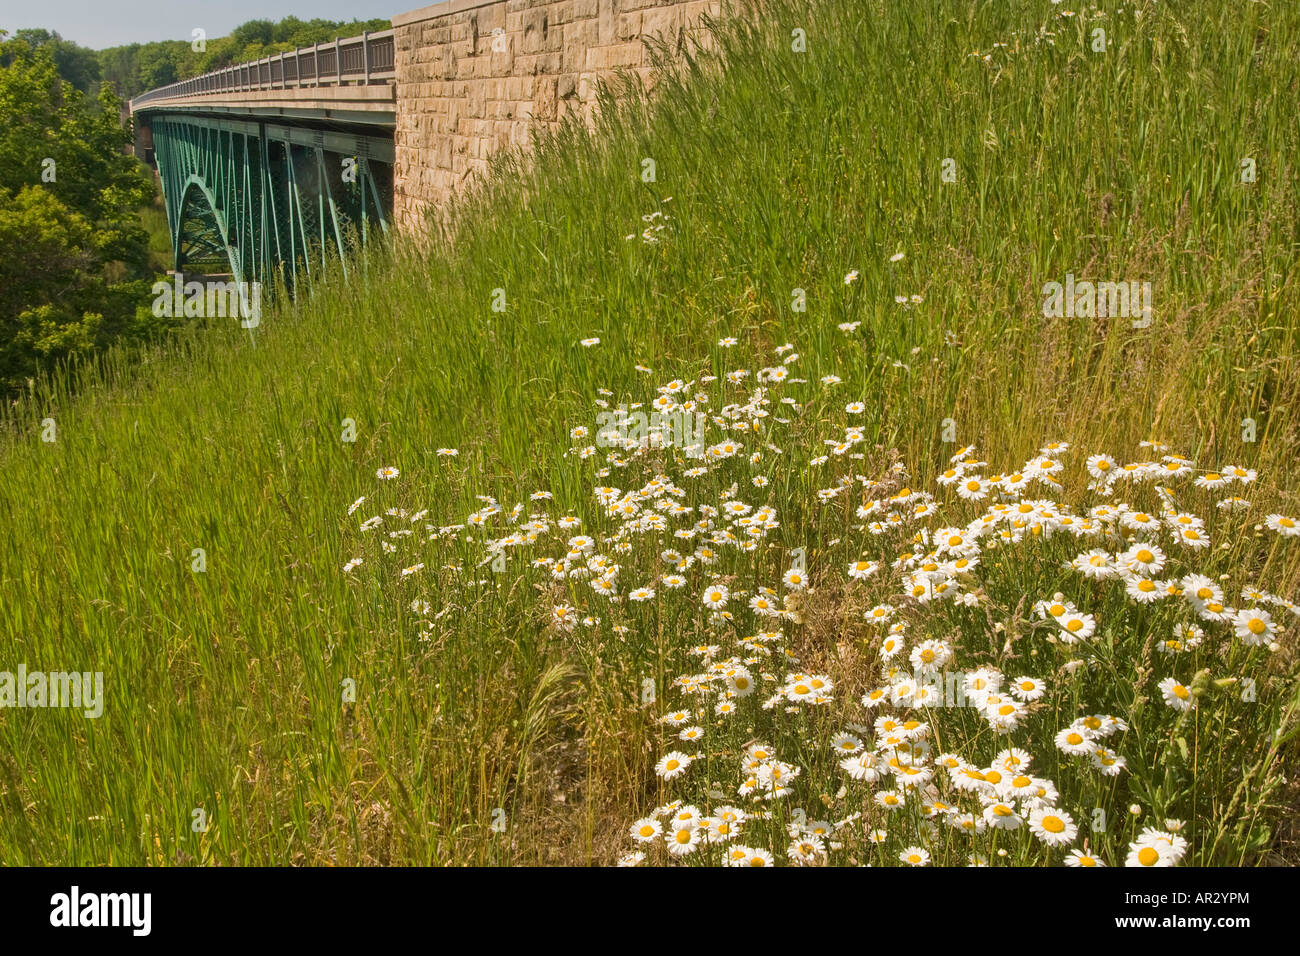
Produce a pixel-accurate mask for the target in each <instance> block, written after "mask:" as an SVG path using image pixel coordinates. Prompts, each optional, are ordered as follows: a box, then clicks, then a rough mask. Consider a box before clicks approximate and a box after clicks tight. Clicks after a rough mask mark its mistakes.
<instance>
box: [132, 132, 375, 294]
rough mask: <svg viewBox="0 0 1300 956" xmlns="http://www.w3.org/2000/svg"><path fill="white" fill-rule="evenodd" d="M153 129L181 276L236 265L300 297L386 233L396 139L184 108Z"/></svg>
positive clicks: (244, 278) (245, 276)
mask: <svg viewBox="0 0 1300 956" xmlns="http://www.w3.org/2000/svg"><path fill="white" fill-rule="evenodd" d="M149 126H150V129H151V132H152V136H153V145H154V157H155V160H156V162H157V165H158V173H159V177H160V178H161V180H162V189H163V200H164V203H165V204H166V208H167V224H168V227H169V229H170V230H171V238H172V250H173V257H174V264H175V268H176V269H177V271H183V270H184V269H185V267H186V266H200V265H213V264H215V265H218V266H220V265H221V264H228V265H229V271H230V272H231V274H232V275H233V277H234V279H235V281H237V282H261V283H270V282H273V281H275V280H276V279H280V278H282V279H283V281H284V283H285V285H286V286H287V287H288V288H289V290H290V291H291V292H292V291H294V290H296V289H297V288H298V283H299V282H300V281H301V280H303V279H305V280H306V281H308V282H310V281H311V279H312V277H313V276H314V275H315V274H317V273H318V272H319V271H320V270H321V269H322V268H323V267H324V266H325V264H326V262H327V261H328V260H330V259H337V260H338V261H339V262H340V263H341V264H342V268H343V270H344V274H345V275H346V274H347V273H348V271H349V265H350V263H351V262H353V261H354V260H355V258H356V255H357V253H358V250H359V247H360V246H363V245H364V244H365V243H367V242H368V241H370V240H371V239H372V238H373V237H374V236H375V235H376V231H378V234H384V233H387V232H388V229H389V223H388V219H389V210H391V209H392V184H393V142H392V140H391V139H388V138H384V137H377V136H367V135H364V134H361V133H348V132H339V131H337V130H320V129H310V128H305V127H301V126H287V125H281V124H276V123H269V122H261V121H256V120H241V119H233V118H221V117H213V116H211V115H210V114H209V115H202V116H200V115H191V114H187V113H185V112H183V111H176V112H160V113H155V114H153V115H151V116H150V118H149Z"/></svg>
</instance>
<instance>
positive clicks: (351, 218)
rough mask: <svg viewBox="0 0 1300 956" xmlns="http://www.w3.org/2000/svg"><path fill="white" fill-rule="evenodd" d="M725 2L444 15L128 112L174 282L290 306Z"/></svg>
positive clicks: (220, 78) (241, 68)
mask: <svg viewBox="0 0 1300 956" xmlns="http://www.w3.org/2000/svg"><path fill="white" fill-rule="evenodd" d="M721 5H722V0H444V2H441V3H435V4H433V5H432V6H428V7H423V8H421V9H418V10H414V11H411V12H409V13H404V14H399V15H398V16H395V17H394V18H393V20H392V24H393V28H392V29H391V30H385V31H382V32H378V33H365V34H363V35H361V36H359V37H352V38H349V39H339V40H335V41H332V42H330V43H322V44H316V45H314V46H311V47H304V48H302V49H298V50H293V51H289V52H285V53H277V54H274V55H271V56H267V57H263V58H262V59H260V60H257V61H255V62H252V63H241V64H238V65H234V66H229V67H226V68H224V69H220V70H215V71H213V72H211V73H208V74H205V75H203V76H198V77H193V78H190V79H186V80H182V81H180V82H179V83H173V84H171V85H169V86H165V87H162V88H160V89H156V90H151V91H149V92H147V93H144V94H142V95H141V96H138V97H136V98H135V99H133V100H132V101H131V104H130V109H131V115H132V118H133V122H134V125H135V130H136V149H137V153H138V154H139V155H140V156H141V157H142V158H144V159H145V160H146V161H148V162H150V163H152V164H154V165H156V167H157V169H158V176H159V179H160V181H161V184H162V191H163V200H164V204H165V206H166V210H167V223H168V228H169V230H170V232H171V238H172V252H173V262H174V267H175V269H176V270H177V271H178V272H179V271H183V270H185V268H186V267H187V266H189V267H196V266H204V265H215V266H218V267H226V268H228V271H229V272H230V273H231V274H232V275H233V277H234V278H235V280H236V281H240V282H263V283H265V282H270V281H273V280H274V279H277V278H278V279H281V280H283V281H284V283H285V284H286V285H287V286H288V288H289V289H290V290H291V291H292V290H295V289H297V288H298V286H299V283H301V282H303V281H307V282H310V281H311V280H312V278H313V277H314V276H315V275H316V274H318V273H319V271H320V270H321V269H323V268H324V267H325V266H326V264H327V263H328V262H329V261H330V260H334V259H336V260H338V261H339V262H341V263H342V268H343V269H344V272H345V274H346V272H347V270H348V269H349V267H350V264H351V263H352V262H353V261H354V259H355V255H356V253H357V250H358V249H359V248H362V247H364V245H365V244H366V243H368V242H371V241H373V240H374V239H375V238H376V237H380V236H384V235H387V234H389V233H391V232H394V231H398V230H400V231H402V232H404V233H410V234H418V233H419V232H420V230H421V229H422V228H423V226H424V225H425V224H426V223H427V221H428V216H429V215H430V214H431V213H432V212H433V211H434V210H436V209H438V208H440V207H442V206H444V205H445V204H446V203H447V202H449V201H450V200H451V199H453V198H454V197H455V196H456V195H457V194H458V193H459V192H460V191H461V190H463V189H464V188H465V185H466V184H467V183H468V182H469V181H470V180H471V179H472V178H473V177H474V176H476V175H481V174H482V173H483V172H485V171H486V169H487V164H488V160H489V159H490V157H491V155H492V154H493V153H494V152H496V151H497V150H499V149H503V148H509V147H520V148H524V149H526V148H527V147H528V145H529V142H530V140H531V137H532V134H533V133H534V132H535V131H537V130H538V129H541V128H546V127H553V126H554V125H556V124H558V123H559V122H561V121H562V120H563V119H564V118H565V117H566V116H569V115H574V114H576V115H579V116H582V117H583V118H586V119H590V118H591V115H592V112H593V110H594V108H595V103H596V90H597V86H598V84H599V83H600V81H601V80H605V79H609V78H610V77H612V76H614V75H615V74H616V73H618V72H620V71H631V72H634V73H636V74H638V75H639V76H641V77H642V79H644V80H646V81H647V82H652V81H653V76H652V74H651V69H650V59H649V54H648V51H647V43H646V41H647V40H652V39H654V40H658V41H660V42H667V43H669V44H675V45H676V48H677V49H679V50H684V49H686V43H687V40H688V37H689V35H690V34H692V33H694V32H696V31H698V29H699V28H700V25H701V23H702V21H703V18H704V17H706V16H718V15H720V14H721Z"/></svg>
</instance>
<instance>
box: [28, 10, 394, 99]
mask: <svg viewBox="0 0 1300 956" xmlns="http://www.w3.org/2000/svg"><path fill="white" fill-rule="evenodd" d="M391 26H392V23H391V22H389V21H388V20H383V19H377V20H352V21H349V22H341V21H334V20H319V19H317V20H299V19H298V18H297V17H285V18H284V19H283V20H280V21H279V22H278V23H277V22H272V21H271V20H249V21H248V22H247V23H241V24H240V25H239V26H237V27H235V29H234V30H232V31H231V32H230V35H229V36H224V37H208V38H206V39H205V41H204V43H203V44H202V45H203V47H204V49H203V50H201V51H199V50H195V49H194V45H195V44H194V41H193V39H192V38H190V37H186V38H183V39H177V40H162V41H159V42H155V43H128V44H126V45H125V46H115V47H109V48H108V49H105V50H89V49H87V48H85V47H83V46H78V45H77V44H76V43H72V42H71V41H69V40H65V39H63V38H62V37H61V36H59V34H57V33H53V32H51V31H49V30H19V31H17V32H16V33H15V34H14V35H13V39H18V40H23V41H25V42H26V43H27V44H28V45H30V46H32V47H41V48H44V49H47V50H48V51H49V52H50V54H51V56H52V57H53V59H54V64H55V67H56V68H57V69H58V71H59V76H60V77H61V78H62V79H63V80H64V81H66V82H67V83H69V84H71V85H72V86H74V87H76V88H77V89H79V90H81V91H82V92H85V93H94V92H96V91H97V90H98V88H99V84H100V83H101V82H104V81H107V82H108V83H109V84H111V85H112V87H113V89H114V91H115V92H116V93H117V95H118V96H120V97H122V98H123V99H130V98H131V97H133V96H136V95H138V94H140V93H143V92H144V91H146V90H152V89H155V88H157V87H159V86H166V85H167V84H168V83H175V82H176V81H177V80H184V79H188V78H189V77H191V76H198V75H199V74H201V73H207V72H208V71H209V70H216V69H220V68H221V67H223V66H230V65H231V64H232V63H243V62H245V61H248V60H256V59H259V58H261V57H264V56H267V55H269V54H272V53H286V52H288V51H290V50H296V49H297V48H298V47H304V46H311V45H312V44H313V43H326V42H328V41H331V40H333V39H335V38H336V37H351V36H357V35H359V34H361V33H362V32H364V31H367V30H370V31H376V30H387V29H389V28H391Z"/></svg>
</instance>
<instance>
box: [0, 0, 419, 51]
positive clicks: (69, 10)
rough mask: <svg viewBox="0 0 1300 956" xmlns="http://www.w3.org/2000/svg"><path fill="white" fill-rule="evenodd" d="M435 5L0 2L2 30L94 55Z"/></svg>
mask: <svg viewBox="0 0 1300 956" xmlns="http://www.w3.org/2000/svg"><path fill="white" fill-rule="evenodd" d="M433 2H434V0H0V30H8V31H9V32H10V33H13V32H14V31H15V30H20V29H24V28H27V27H44V28H45V29H46V30H53V31H55V32H57V33H59V34H60V35H61V36H62V37H63V38H64V39H65V40H72V41H73V42H75V43H79V44H81V45H82V46H86V47H90V48H91V49H92V50H101V49H103V48H104V47H109V46H120V45H121V44H123V43H148V42H150V41H152V40H189V39H190V37H191V36H192V33H193V31H194V29H195V28H196V27H200V28H202V29H203V30H204V31H205V32H206V33H207V35H208V36H209V37H219V36H225V35H226V34H227V33H229V32H230V31H231V29H232V28H234V27H235V26H237V25H239V24H241V23H243V22H244V21H246V20H280V19H282V18H284V17H287V16H295V17H298V18H299V19H301V20H310V19H312V18H315V17H319V18H320V19H322V20H369V19H372V18H374V17H393V16H396V15H397V14H399V13H406V12H407V11H408V10H418V9H419V8H421V7H427V6H429V5H430V4H432V3H433Z"/></svg>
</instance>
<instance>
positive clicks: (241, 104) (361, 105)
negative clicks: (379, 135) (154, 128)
mask: <svg viewBox="0 0 1300 956" xmlns="http://www.w3.org/2000/svg"><path fill="white" fill-rule="evenodd" d="M159 110H166V111H167V112H169V113H170V112H178V111H179V112H196V113H222V114H228V115H247V116H261V117H284V118H286V119H288V118H293V119H307V120H333V121H335V122H340V123H361V124H365V125H370V126H384V127H388V128H389V129H391V128H392V127H393V126H394V125H395V124H396V119H395V117H396V111H397V88H396V84H393V83H385V84H371V85H368V86H321V87H304V88H302V89H286V90H249V91H246V92H243V93H208V94H203V95H195V96H176V97H168V98H166V99H160V100H150V101H149V102H148V103H145V104H142V105H141V106H139V107H136V108H135V109H134V112H135V113H149V112H154V111H159Z"/></svg>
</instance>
